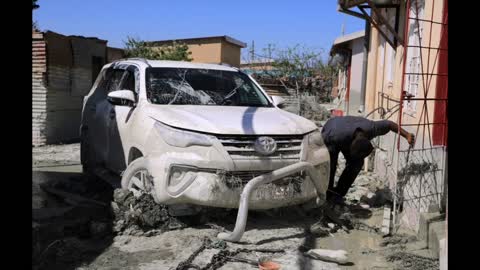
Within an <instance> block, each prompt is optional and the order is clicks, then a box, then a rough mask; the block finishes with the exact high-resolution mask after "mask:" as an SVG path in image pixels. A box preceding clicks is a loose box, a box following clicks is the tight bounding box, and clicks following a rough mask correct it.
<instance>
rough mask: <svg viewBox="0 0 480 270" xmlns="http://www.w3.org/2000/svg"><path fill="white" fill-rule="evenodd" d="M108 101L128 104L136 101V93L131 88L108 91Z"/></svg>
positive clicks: (115, 103) (114, 103) (123, 104)
mask: <svg viewBox="0 0 480 270" xmlns="http://www.w3.org/2000/svg"><path fill="white" fill-rule="evenodd" d="M107 99H108V101H109V102H110V103H111V104H113V105H120V106H126V105H130V104H133V103H135V95H134V94H133V91H131V90H116V91H112V92H110V93H108V96H107Z"/></svg>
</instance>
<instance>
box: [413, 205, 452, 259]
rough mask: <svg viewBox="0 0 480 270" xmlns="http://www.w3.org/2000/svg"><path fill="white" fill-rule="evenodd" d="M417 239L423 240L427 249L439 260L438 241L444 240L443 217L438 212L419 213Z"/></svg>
mask: <svg viewBox="0 0 480 270" xmlns="http://www.w3.org/2000/svg"><path fill="white" fill-rule="evenodd" d="M418 238H419V239H421V240H424V241H425V242H426V243H427V246H428V249H429V250H430V251H432V253H433V254H435V255H436V256H437V258H440V257H441V254H440V253H441V252H440V241H442V240H444V239H446V228H445V215H443V214H440V213H438V212H437V213H421V214H420V226H419V230H418ZM442 251H443V250H442ZM442 255H443V254H442Z"/></svg>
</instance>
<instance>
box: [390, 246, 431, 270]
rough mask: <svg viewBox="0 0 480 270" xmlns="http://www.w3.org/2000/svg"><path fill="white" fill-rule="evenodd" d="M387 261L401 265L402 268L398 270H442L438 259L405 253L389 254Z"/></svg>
mask: <svg viewBox="0 0 480 270" xmlns="http://www.w3.org/2000/svg"><path fill="white" fill-rule="evenodd" d="M386 259H387V261H388V262H396V263H397V264H400V267H398V268H397V269H408V270H438V269H439V268H440V263H439V261H438V259H435V258H428V257H423V256H419V255H416V254H412V253H408V252H404V251H399V252H395V253H392V254H389V255H387V258H386Z"/></svg>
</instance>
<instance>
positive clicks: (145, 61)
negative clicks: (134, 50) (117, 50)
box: [113, 57, 152, 67]
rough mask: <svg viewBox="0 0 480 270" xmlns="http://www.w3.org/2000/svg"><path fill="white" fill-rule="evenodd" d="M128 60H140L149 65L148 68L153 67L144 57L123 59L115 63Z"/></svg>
mask: <svg viewBox="0 0 480 270" xmlns="http://www.w3.org/2000/svg"><path fill="white" fill-rule="evenodd" d="M128 60H138V61H142V62H143V63H145V64H147V65H148V67H152V66H151V65H150V63H148V60H147V59H145V58H143V57H132V58H122V59H117V60H115V61H113V63H115V62H118V61H128Z"/></svg>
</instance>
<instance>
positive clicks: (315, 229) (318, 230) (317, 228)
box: [310, 222, 328, 237]
mask: <svg viewBox="0 0 480 270" xmlns="http://www.w3.org/2000/svg"><path fill="white" fill-rule="evenodd" d="M310 232H311V233H312V234H313V235H315V236H319V237H324V236H327V235H328V229H327V228H325V227H324V226H323V225H322V224H321V222H317V223H315V224H313V225H312V226H310Z"/></svg>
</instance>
